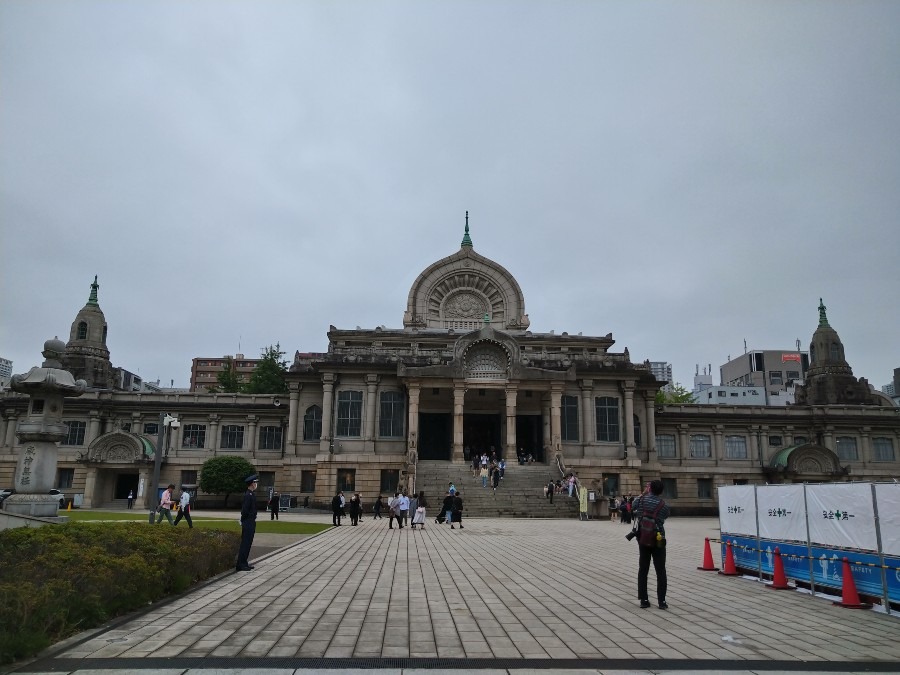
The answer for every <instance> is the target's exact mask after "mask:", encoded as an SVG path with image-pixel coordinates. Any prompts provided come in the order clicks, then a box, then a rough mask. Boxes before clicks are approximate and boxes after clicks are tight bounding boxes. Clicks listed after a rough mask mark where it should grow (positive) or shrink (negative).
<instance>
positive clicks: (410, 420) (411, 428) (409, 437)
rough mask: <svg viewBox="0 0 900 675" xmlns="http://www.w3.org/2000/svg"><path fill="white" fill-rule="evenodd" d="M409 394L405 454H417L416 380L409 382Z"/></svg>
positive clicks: (417, 405) (417, 410)
mask: <svg viewBox="0 0 900 675" xmlns="http://www.w3.org/2000/svg"><path fill="white" fill-rule="evenodd" d="M407 391H408V395H409V411H408V413H407V424H406V428H407V432H406V450H407V454H408V455H411V454H412V453H413V452H415V453H416V455H418V454H419V448H418V436H419V394H420V393H421V391H420V389H419V383H418V382H411V383H410V384H409V386H408V389H407Z"/></svg>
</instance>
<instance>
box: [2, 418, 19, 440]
mask: <svg viewBox="0 0 900 675" xmlns="http://www.w3.org/2000/svg"><path fill="white" fill-rule="evenodd" d="M17 417H18V415H17V414H16V411H15V410H10V411H9V413H8V414H7V416H6V440H5V441H4V443H3V445H4V446H5V447H7V448H10V449H12V448H13V447H14V446H15V444H16V418H17Z"/></svg>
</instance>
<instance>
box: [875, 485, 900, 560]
mask: <svg viewBox="0 0 900 675" xmlns="http://www.w3.org/2000/svg"><path fill="white" fill-rule="evenodd" d="M875 498H876V499H877V500H878V525H879V527H880V528H881V550H882V552H883V553H884V554H885V555H897V556H900V484H898V483H883V484H878V485H876V486H875Z"/></svg>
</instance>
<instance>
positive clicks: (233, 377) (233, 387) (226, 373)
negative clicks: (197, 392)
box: [208, 356, 243, 394]
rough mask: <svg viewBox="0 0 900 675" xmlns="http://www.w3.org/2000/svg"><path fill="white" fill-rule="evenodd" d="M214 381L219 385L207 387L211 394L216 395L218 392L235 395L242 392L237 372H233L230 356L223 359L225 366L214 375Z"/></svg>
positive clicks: (232, 362)
mask: <svg viewBox="0 0 900 675" xmlns="http://www.w3.org/2000/svg"><path fill="white" fill-rule="evenodd" d="M216 381H217V382H218V383H219V386H218V387H209V389H208V391H209V393H211V394H216V393H219V392H225V393H228V394H237V393H239V392H240V391H242V390H243V385H242V383H241V378H240V377H238V374H237V370H235V367H234V359H232V358H231V357H230V356H229V357H228V358H226V359H225V364H224V365H223V366H222V370H220V371H219V372H218V373H216Z"/></svg>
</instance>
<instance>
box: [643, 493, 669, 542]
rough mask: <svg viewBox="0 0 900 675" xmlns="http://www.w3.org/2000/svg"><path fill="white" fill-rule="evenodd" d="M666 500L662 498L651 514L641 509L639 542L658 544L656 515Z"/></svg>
mask: <svg viewBox="0 0 900 675" xmlns="http://www.w3.org/2000/svg"><path fill="white" fill-rule="evenodd" d="M664 504H665V502H664V501H662V500H660V502H659V504H657V505H656V509H655V510H654V511H653V513H651V514H649V515H648V514H647V513H646V512H644V511H641V520H640V523H638V528H637V530H638V543H639V544H640V545H641V546H656V533H657V528H656V516H658V515H659V512H660V511H661V510H662V507H663V505H664Z"/></svg>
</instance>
